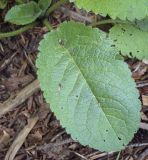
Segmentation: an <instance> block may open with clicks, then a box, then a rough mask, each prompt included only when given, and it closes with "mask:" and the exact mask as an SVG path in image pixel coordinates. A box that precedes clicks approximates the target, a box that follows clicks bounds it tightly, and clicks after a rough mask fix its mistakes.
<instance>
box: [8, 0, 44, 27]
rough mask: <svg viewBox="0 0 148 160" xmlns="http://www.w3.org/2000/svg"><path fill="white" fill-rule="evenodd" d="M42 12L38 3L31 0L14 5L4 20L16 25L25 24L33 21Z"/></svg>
mask: <svg viewBox="0 0 148 160" xmlns="http://www.w3.org/2000/svg"><path fill="white" fill-rule="evenodd" d="M41 13H42V11H41V9H40V8H39V6H38V4H37V3H36V2H34V1H31V2H29V3H26V4H20V5H15V6H14V7H12V8H11V9H10V10H9V11H8V13H7V14H6V17H5V21H8V22H11V23H13V24H17V25H25V24H28V23H31V22H33V21H34V20H35V19H36V18H38V17H39V16H40V14H41Z"/></svg>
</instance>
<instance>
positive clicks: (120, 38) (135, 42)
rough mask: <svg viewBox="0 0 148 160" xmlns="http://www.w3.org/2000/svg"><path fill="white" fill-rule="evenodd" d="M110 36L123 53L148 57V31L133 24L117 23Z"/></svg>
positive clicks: (141, 57)
mask: <svg viewBox="0 0 148 160" xmlns="http://www.w3.org/2000/svg"><path fill="white" fill-rule="evenodd" d="M109 36H110V38H111V39H112V40H113V41H114V44H115V46H116V47H117V48H118V49H119V51H121V53H122V54H123V55H127V56H129V57H137V58H138V59H148V45H147V44H148V32H144V31H142V30H140V29H138V28H136V27H134V26H133V25H126V24H125V25H115V26H114V27H112V28H111V30H110V33H109Z"/></svg>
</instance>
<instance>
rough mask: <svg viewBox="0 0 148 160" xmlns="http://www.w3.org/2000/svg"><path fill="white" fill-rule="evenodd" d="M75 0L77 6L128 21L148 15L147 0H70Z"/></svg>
mask: <svg viewBox="0 0 148 160" xmlns="http://www.w3.org/2000/svg"><path fill="white" fill-rule="evenodd" d="M70 1H71V2H73V1H75V3H76V5H77V6H78V7H79V8H84V9H86V10H87V11H93V12H94V13H96V14H101V15H103V16H106V15H109V16H110V17H111V18H113V19H116V18H120V19H122V20H126V18H127V19H128V20H130V21H133V20H134V19H135V18H136V19H143V18H144V17H145V16H148V1H147V0H93V1H92V0H70Z"/></svg>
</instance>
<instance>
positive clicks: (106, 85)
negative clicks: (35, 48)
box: [36, 22, 140, 151]
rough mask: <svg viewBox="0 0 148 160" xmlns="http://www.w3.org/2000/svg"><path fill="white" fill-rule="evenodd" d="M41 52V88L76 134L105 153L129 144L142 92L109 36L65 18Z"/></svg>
mask: <svg viewBox="0 0 148 160" xmlns="http://www.w3.org/2000/svg"><path fill="white" fill-rule="evenodd" d="M39 50H40V53H39V56H38V59H37V62H36V65H37V67H38V72H37V73H38V78H39V81H40V86H41V89H42V90H43V91H44V97H45V98H46V101H47V102H48V103H50V106H51V109H52V111H53V112H54V113H55V115H56V117H57V118H58V119H59V120H60V122H61V124H62V126H63V127H65V128H66V130H67V132H68V133H70V134H71V136H72V138H73V139H75V140H78V141H79V142H80V143H81V144H83V145H89V146H91V147H93V148H95V149H99V150H102V151H104V150H105V151H111V150H120V149H122V148H124V146H125V145H126V144H127V143H128V142H129V141H130V140H131V139H132V137H133V135H134V133H135V132H136V131H137V129H138V127H139V120H140V115H139V109H140V103H139V100H138V96H139V94H138V92H137V90H136V88H135V87H136V86H135V83H134V81H133V79H132V78H131V73H130V71H129V69H128V66H127V65H126V64H125V63H124V62H123V61H120V60H116V58H115V57H116V53H117V52H116V50H115V49H114V47H113V46H112V41H110V40H109V39H108V38H106V34H105V33H103V32H102V31H99V30H97V29H92V28H91V27H86V26H84V25H83V24H80V23H75V22H65V23H63V24H62V25H61V26H60V27H59V28H58V29H57V30H55V31H51V32H50V33H48V34H46V35H45V37H44V39H43V40H42V41H41V43H40V46H39Z"/></svg>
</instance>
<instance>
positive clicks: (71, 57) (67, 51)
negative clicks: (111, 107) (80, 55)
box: [60, 46, 118, 138]
mask: <svg viewBox="0 0 148 160" xmlns="http://www.w3.org/2000/svg"><path fill="white" fill-rule="evenodd" d="M60 47H61V46H60ZM61 48H62V49H63V46H62V47H61ZM64 49H65V51H66V53H67V55H68V56H69V57H70V59H71V60H72V61H73V63H74V64H75V66H76V68H77V69H78V71H79V72H80V73H81V75H82V77H83V79H84V81H85V82H86V84H87V86H88V88H89V89H90V91H91V93H92V95H93V96H94V97H95V100H96V101H97V103H98V106H99V107H100V109H101V111H102V113H103V114H104V116H105V118H106V119H107V121H108V123H109V125H110V126H111V128H112V130H113V131H114V133H115V135H116V136H117V138H118V135H117V133H116V131H115V129H114V128H113V127H112V125H111V123H110V122H109V120H108V118H107V116H106V114H105V112H104V111H103V109H102V107H101V104H100V105H99V102H98V99H97V97H96V96H95V94H94V92H93V90H92V89H91V87H90V86H89V83H88V82H87V80H86V79H85V76H84V74H83V72H82V71H81V69H80V68H79V66H78V65H77V63H76V62H75V59H74V58H73V56H72V55H71V54H70V51H69V50H68V49H67V48H66V47H64Z"/></svg>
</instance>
